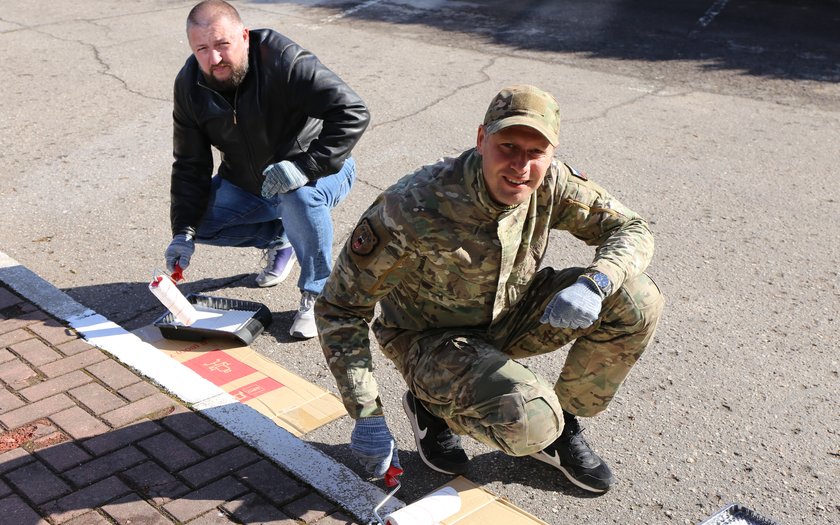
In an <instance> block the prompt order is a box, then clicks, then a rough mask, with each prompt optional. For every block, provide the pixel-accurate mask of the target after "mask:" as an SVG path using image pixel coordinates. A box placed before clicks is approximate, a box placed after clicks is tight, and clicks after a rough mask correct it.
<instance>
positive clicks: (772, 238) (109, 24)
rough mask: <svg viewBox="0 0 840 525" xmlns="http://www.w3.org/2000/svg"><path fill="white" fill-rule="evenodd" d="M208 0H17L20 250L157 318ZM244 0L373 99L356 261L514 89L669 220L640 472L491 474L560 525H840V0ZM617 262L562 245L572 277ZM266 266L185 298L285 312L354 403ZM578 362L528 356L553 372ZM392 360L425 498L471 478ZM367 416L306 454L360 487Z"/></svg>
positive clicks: (584, 154) (13, 248)
mask: <svg viewBox="0 0 840 525" xmlns="http://www.w3.org/2000/svg"><path fill="white" fill-rule="evenodd" d="M192 4H193V2H186V1H169V0H166V1H165V0H150V1H145V2H118V1H116V0H81V1H75V2H53V3H49V4H40V3H39V4H34V3H21V2H13V1H11V0H0V49H2V51H0V53H2V60H0V68H2V71H3V72H4V73H5V77H6V82H4V83H3V84H2V87H0V90H2V92H0V93H2V99H3V110H2V119H0V141H2V144H0V146H2V147H0V156H2V157H0V158H2V163H0V165H2V168H0V177H2V179H1V180H2V184H0V217H2V225H3V228H0V250H2V251H3V252H5V253H6V254H8V255H9V256H10V257H12V258H13V259H14V260H16V261H19V262H20V264H21V265H22V266H24V267H26V268H29V269H31V270H32V271H33V272H34V273H36V274H37V275H38V276H40V277H42V278H43V279H44V280H45V281H46V282H48V283H49V284H50V285H51V286H54V287H55V288H56V289H58V290H60V291H61V292H62V293H64V294H66V295H67V296H69V297H70V298H72V299H73V300H74V301H76V302H78V303H79V304H81V305H84V306H85V307H86V308H89V309H91V310H92V311H95V312H96V313H97V314H99V315H102V316H103V317H104V318H106V319H108V320H110V321H111V322H113V323H114V324H116V325H117V326H119V327H121V328H124V329H125V330H129V331H130V330H133V329H136V328H140V327H142V326H146V325H148V324H149V323H151V322H152V321H153V320H154V319H155V318H156V317H157V316H158V315H160V314H161V307H160V304H159V303H157V302H156V299H155V298H154V297H153V296H152V295H151V294H150V293H149V292H148V290H147V289H146V285H147V283H148V281H149V280H150V279H151V276H152V273H153V272H154V270H155V268H159V267H161V266H162V265H163V258H162V254H163V251H164V250H165V248H166V246H167V244H168V241H169V239H170V234H169V227H168V210H169V203H168V177H169V168H170V166H171V111H172V81H173V80H174V77H175V74H176V73H177V71H178V69H179V68H180V67H181V65H182V64H183V61H184V60H185V59H186V57H187V56H188V53H189V49H188V47H187V44H186V41H185V33H184V20H185V17H186V13H187V12H188V10H189V8H190V7H191V6H192ZM235 5H236V6H237V7H238V8H239V9H240V11H241V13H242V15H243V18H244V20H245V22H246V24H247V25H249V26H251V27H272V28H275V29H277V30H279V31H281V32H283V33H285V34H287V35H288V36H290V37H291V38H293V39H294V40H296V41H297V42H299V43H300V44H302V45H303V46H305V47H307V48H309V49H311V50H313V51H314V52H315V53H316V54H317V55H318V56H319V57H320V58H321V60H322V61H323V62H324V63H325V64H327V65H328V66H329V67H331V68H332V69H333V70H335V71H336V72H337V73H339V75H341V76H342V77H343V78H344V79H345V80H346V81H347V82H348V83H349V84H351V85H352V86H353V87H354V88H355V89H356V91H358V92H359V94H360V95H361V96H362V98H363V99H365V101H366V102H367V103H368V105H369V107H370V109H371V115H372V123H371V126H370V127H369V129H368V130H367V132H366V133H365V135H364V136H363V138H362V140H361V141H360V143H359V145H358V146H357V148H356V150H355V151H354V156H355V157H356V160H357V162H358V170H359V171H358V180H357V183H356V186H355V188H354V189H353V191H352V192H351V194H350V195H349V197H348V198H347V200H346V201H345V202H343V203H342V204H341V205H340V206H339V207H338V208H337V209H336V210H335V213H334V220H335V227H336V249H338V247H340V246H341V245H342V244H343V242H344V241H345V240H346V238H347V236H348V235H349V234H350V232H351V231H352V228H353V226H354V225H355V222H356V220H357V218H358V217H359V216H360V215H361V213H362V212H363V211H364V209H365V208H366V207H367V206H368V205H369V204H370V202H371V201H372V200H373V198H374V197H375V196H376V195H377V194H378V192H379V191H381V190H382V189H384V188H386V187H387V186H388V185H390V184H391V183H393V182H394V181H396V180H397V179H398V178H399V177H401V176H402V175H404V174H406V173H409V172H411V171H413V170H414V169H415V168H416V167H418V166H420V165H422V164H425V163H430V162H434V161H435V160H436V159H438V158H440V157H442V156H447V155H455V154H457V153H459V152H460V151H462V150H464V149H466V148H469V147H471V146H472V145H473V144H474V141H475V133H476V128H477V125H478V124H479V122H480V119H481V117H482V116H483V113H484V110H485V109H486V105H487V104H488V102H489V101H490V99H491V98H492V96H493V94H495V93H496V91H498V89H499V88H500V87H502V86H503V85H505V84H509V83H513V82H528V83H533V84H536V85H540V86H542V87H544V88H545V89H547V90H549V91H551V92H553V93H554V94H555V96H556V97H557V98H558V101H559V102H560V104H561V109H562V122H563V123H562V127H561V145H560V147H559V149H558V156H560V157H561V158H562V159H563V160H565V161H566V162H568V163H570V164H571V165H573V166H575V167H576V168H577V169H579V170H582V171H584V172H586V173H587V174H588V176H589V177H590V178H591V179H593V180H595V181H597V182H599V183H600V184H602V185H603V186H605V187H606V188H608V189H609V190H610V191H611V192H612V193H613V194H614V195H616V196H617V197H618V198H619V199H620V200H621V201H622V202H623V203H624V204H626V205H627V206H629V207H630V208H632V209H634V210H636V211H638V212H639V213H641V214H642V215H644V216H645V217H647V218H648V219H649V221H650V222H651V224H652V227H653V230H654V235H655V238H656V243H657V246H656V253H655V255H654V261H653V264H652V265H651V267H650V269H649V272H650V273H651V275H652V276H653V277H654V279H656V281H657V283H658V284H659V285H660V287H661V289H662V291H663V293H664V295H665V297H666V301H667V304H666V310H665V314H664V317H663V320H662V322H661V324H660V328H659V330H658V333H657V335H656V337H655V341H654V342H653V344H652V345H651V347H650V349H649V350H648V352H647V353H646V354H645V355H644V356H643V357H642V359H641V360H640V362H639V363H638V365H637V366H636V368H635V369H634V371H633V372H632V373H631V375H630V376H629V377H628V379H627V381H626V382H625V384H624V386H623V388H622V390H621V392H620V393H619V395H618V396H617V397H616V399H615V401H614V402H613V403H612V405H611V406H610V408H609V409H608V410H607V411H606V412H605V413H604V414H602V415H600V416H599V417H597V418H593V419H592V420H591V421H587V422H586V423H585V426H586V435H587V436H588V439H589V441H590V443H591V444H592V446H593V447H594V448H595V449H596V450H597V451H598V452H599V453H600V454H601V455H602V456H603V457H604V458H605V459H606V460H607V461H608V462H609V463H610V464H611V466H612V467H613V470H614V471H615V473H616V476H617V477H618V479H619V485H618V486H617V487H616V489H615V490H613V491H611V492H610V493H608V494H606V495H604V496H601V497H590V496H588V495H586V494H584V493H582V492H581V491H579V490H577V489H575V488H574V487H573V486H571V485H570V484H569V483H567V482H566V481H565V480H564V479H563V478H562V476H560V475H558V474H557V473H555V472H552V471H551V470H550V469H549V468H548V467H545V466H544V465H542V464H540V463H538V462H536V461H533V460H530V459H527V458H525V459H518V458H509V457H506V456H504V455H502V454H500V453H498V452H495V451H492V450H490V449H488V448H486V447H484V446H482V445H479V444H477V443H475V442H473V441H471V440H465V445H466V447H467V451H468V453H469V454H470V456H471V457H472V462H471V470H470V473H469V475H468V477H469V479H471V480H472V481H474V482H476V483H478V484H479V485H481V486H482V487H484V488H485V489H487V490H489V491H490V492H493V493H495V494H498V495H501V496H504V497H505V498H507V499H509V500H510V501H511V502H513V503H514V504H515V505H517V506H519V507H521V508H523V509H524V510H526V511H528V512H531V513H532V514H534V515H536V516H537V517H539V518H541V519H543V520H545V521H546V522H548V523H552V524H561V523H593V524H601V523H622V524H624V523H681V524H693V523H699V522H701V521H702V520H703V518H704V517H706V516H709V515H711V514H712V513H714V512H715V511H716V510H717V509H719V508H721V507H723V506H724V505H726V504H728V503H740V504H742V505H745V506H747V507H749V508H752V509H754V510H756V511H758V512H760V513H761V514H762V515H765V516H768V517H770V518H773V519H775V520H777V521H779V522H780V523H785V524H793V523H808V524H831V523H838V522H840V506H838V503H837V502H838V501H840V489H838V487H839V486H840V426H838V425H839V423H838V422H840V394H838V392H840V358H838V344H837V334H838V333H840V329H838V314H837V312H838V306H837V305H838V304H840V277H838V275H840V274H838V270H837V261H840V246H838V244H837V241H836V239H837V238H838V237H840V181H839V179H838V177H837V174H836V171H837V169H836V165H837V157H838V153H840V146H838V144H840V142H838V137H840V118H838V117H840V44H838V40H837V37H836V34H837V31H836V28H837V27H838V26H840V2H838V1H836V0H820V1H816V0H815V1H807V2H796V3H793V2H773V1H769V0H765V1H761V0H743V1H738V0H729V1H727V0H708V1H706V2H701V1H695V0H691V1H687V2H679V3H673V2H663V1H654V0H645V1H642V2H627V1H605V0H604V1H595V2H585V1H583V0H578V1H522V2H509V1H508V2H502V1H495V0H488V1H486V2H454V1H449V2H447V1H442V0H417V1H399V0H367V1H359V2H346V1H323V2H316V1H276V2H272V1H269V0H259V1H252V2H235ZM589 258H591V251H590V249H588V248H586V247H583V246H580V245H579V244H578V243H576V242H575V241H574V240H573V239H569V238H567V237H566V236H564V235H562V234H560V235H557V236H556V238H555V239H554V243H553V245H552V247H551V249H550V251H549V253H548V255H547V257H546V260H545V264H548V265H554V266H558V267H562V266H568V265H573V264H574V265H579V264H586V262H587V260H588V259H589ZM259 260H260V253H259V252H258V251H256V250H250V249H240V250H223V249H216V248H209V247H204V246H200V247H199V249H198V251H197V253H196V255H195V257H194V258H193V262H192V265H191V266H190V268H189V270H188V272H187V275H186V277H187V279H188V282H187V283H186V285H184V290H185V291H186V292H202V293H212V294H214V295H222V296H227V297H232V298H237V299H243V300H249V301H258V302H261V303H263V304H266V305H267V306H268V307H269V309H270V310H271V311H272V313H273V316H274V323H273V324H272V326H271V328H270V330H268V332H266V333H265V334H263V335H261V336H260V337H259V338H258V339H257V340H256V341H255V343H254V344H253V345H252V346H253V347H254V348H255V349H256V350H257V351H258V352H260V353H261V354H263V355H265V356H267V357H269V358H271V359H274V360H276V361H277V362H279V363H280V364H281V365H282V366H284V367H286V368H288V369H290V370H291V371H293V372H295V373H297V374H298V375H301V376H303V377H305V378H307V379H308V380H310V381H311V382H313V383H315V384H317V385H319V386H321V387H323V388H326V389H329V390H331V391H333V392H334V391H335V384H334V381H333V379H332V377H331V375H330V373H329V371H328V370H327V368H326V364H325V362H324V359H323V356H322V353H321V350H320V348H319V346H318V344H317V342H316V341H313V340H310V341H303V342H301V341H295V340H292V339H291V338H290V337H289V336H288V327H289V325H290V324H291V320H292V317H293V314H294V310H295V308H296V305H297V302H298V299H299V294H298V292H297V290H296V287H295V280H296V279H297V272H296V271H295V272H293V273H292V275H291V276H290V278H289V280H288V281H287V282H284V283H282V284H281V285H279V286H277V287H275V288H271V289H261V288H258V287H257V286H256V285H255V284H254V280H253V279H254V276H255V273H256V272H257V270H258V268H259ZM12 353H14V352H12ZM15 355H17V354H15ZM563 356H564V352H563V351H562V350H560V351H558V352H556V353H554V354H551V355H547V356H542V357H540V358H535V359H529V360H527V364H528V365H529V366H530V367H532V368H533V369H534V370H536V371H537V372H538V373H540V374H542V375H544V376H545V377H547V378H551V379H553V378H554V377H556V375H557V373H558V371H559V369H560V366H561V364H562V360H563ZM375 359H376V361H375V364H376V367H377V368H376V371H375V373H376V377H377V380H378V381H379V384H380V389H381V393H382V397H383V400H384V403H385V409H386V417H387V418H388V422H389V426H390V428H391V429H392V430H393V431H394V432H395V434H396V438H397V441H398V444H399V447H400V450H401V452H400V453H401V459H402V463H403V465H404V466H405V467H406V468H407V474H406V482H405V483H404V488H403V490H402V491H401V495H402V496H401V497H402V499H403V500H404V501H413V500H414V499H416V498H418V497H420V496H421V495H423V494H426V493H428V492H429V491H431V490H432V489H434V488H435V487H437V486H439V485H441V484H443V483H445V482H446V481H447V478H446V477H445V476H442V475H439V474H436V473H433V472H431V471H429V470H428V469H426V468H425V467H424V466H423V464H422V462H421V461H420V460H419V458H418V456H417V453H416V451H415V450H414V448H415V447H414V440H413V437H412V435H411V430H410V427H409V425H408V422H407V421H406V420H405V418H404V416H403V414H402V410H401V408H400V402H399V400H400V397H401V395H402V393H403V386H402V382H401V379H400V378H399V376H398V374H397V373H396V371H395V370H394V369H393V367H392V366H391V365H390V364H389V363H388V361H387V360H386V359H385V358H384V356H382V355H381V353H379V352H378V349H375ZM3 381H5V380H3ZM3 384H4V386H5V388H6V389H7V391H11V390H10V389H11V387H10V386H9V384H8V383H6V382H4V383H3ZM19 399H20V398H19ZM0 423H2V420H0ZM351 429H352V421H350V420H349V418H346V417H345V418H341V419H339V420H337V421H335V422H332V423H330V424H328V425H325V426H324V427H321V428H319V429H317V430H315V431H313V432H311V433H308V434H307V435H305V436H304V437H303V442H304V443H305V444H306V445H307V446H308V447H312V448H313V449H315V450H317V451H318V452H319V453H321V454H323V455H324V456H326V457H328V458H330V459H331V460H334V461H335V463H336V464H338V465H341V466H343V467H344V468H346V469H348V470H350V471H352V472H355V473H356V474H360V472H359V469H358V465H357V464H356V463H355V462H354V461H353V459H352V457H351V455H350V453H349V449H348V448H347V443H348V440H349V434H350V431H351ZM3 430H7V429H3ZM278 468H279V467H278ZM0 476H2V475H0ZM293 477H294V476H293ZM3 479H4V480H7V478H3ZM7 481H8V480H7ZM10 487H11V488H10V489H9V490H11V492H12V493H13V494H14V495H16V496H17V497H19V498H22V499H23V500H24V501H28V502H30V503H32V500H27V499H26V496H25V495H23V494H22V493H21V492H20V489H19V488H17V486H16V485H10ZM338 503H340V502H338ZM340 506H341V505H339V507H340ZM30 507H31V505H30ZM31 508H33V507H31ZM281 511H282V509H281ZM97 512H98V511H97Z"/></svg>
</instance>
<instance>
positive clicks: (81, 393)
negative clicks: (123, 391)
mask: <svg viewBox="0 0 840 525" xmlns="http://www.w3.org/2000/svg"><path fill="white" fill-rule="evenodd" d="M70 395H71V396H73V397H75V398H76V399H78V400H79V401H80V402H81V403H82V404H83V405H85V406H86V407H88V408H89V409H90V411H91V412H93V413H94V414H96V415H101V414H104V413H106V412H111V411H112V410H116V409H118V408H121V407H124V406H126V404H127V403H126V402H125V400H123V399H122V398H121V397H120V396H118V395H116V394H114V393H112V392H111V391H110V390H108V389H107V388H105V387H104V386H102V385H100V384H98V383H90V384H88V385H84V386H80V387H78V388H74V389H72V390H70Z"/></svg>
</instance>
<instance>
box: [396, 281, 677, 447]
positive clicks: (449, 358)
mask: <svg viewBox="0 0 840 525" xmlns="http://www.w3.org/2000/svg"><path fill="white" fill-rule="evenodd" d="M582 272H583V269H582V268H568V269H565V270H554V269H553V268H545V269H543V270H541V271H540V272H538V273H537V275H536V277H535V279H534V282H533V283H532V284H531V286H530V288H529V290H528V292H527V293H526V295H525V296H524V297H523V298H522V300H521V301H520V302H519V303H518V304H517V306H516V308H515V309H514V310H513V311H511V312H510V313H509V314H508V315H507V316H505V317H504V318H503V319H500V320H498V321H497V322H496V323H494V324H493V325H492V326H491V327H490V329H489V330H476V329H472V328H464V329H454V328H447V329H442V330H435V331H430V332H427V333H424V334H420V335H416V334H414V335H413V336H412V337H397V338H395V339H392V340H390V341H388V342H387V344H385V345H382V349H383V352H384V353H385V355H386V356H388V357H389V358H390V359H391V360H392V361H394V363H395V364H396V365H397V369H398V370H399V371H400V373H401V374H402V375H403V377H404V378H405V380H406V383H407V384H408V387H409V389H410V390H411V391H412V392H413V393H414V395H415V396H416V397H417V398H418V399H420V400H421V401H423V404H424V405H425V406H426V407H427V408H428V409H429V411H430V412H432V413H433V414H435V415H436V416H438V417H441V418H443V419H445V420H446V422H447V423H448V424H449V426H450V427H451V428H452V429H453V430H454V431H455V432H457V433H459V434H466V435H469V436H471V437H473V438H474V439H476V440H478V441H480V442H482V443H485V444H487V445H489V446H491V447H493V448H496V449H499V450H501V451H502V452H504V453H506V454H509V455H512V456H524V455H527V454H532V453H534V452H537V451H539V450H542V449H543V448H545V447H546V446H548V445H549V444H551V443H552V442H553V441H554V440H555V439H557V437H559V435H560V432H561V431H562V430H563V414H562V411H563V410H564V409H565V410H566V411H567V412H570V413H572V414H575V415H578V416H594V415H596V414H598V413H599V412H601V411H603V410H604V409H606V408H607V405H608V404H609V403H610V401H611V400H612V398H613V396H614V395H615V393H616V392H617V391H618V388H619V386H620V385H621V383H622V382H623V381H624V379H625V377H627V374H628V373H629V372H630V369H631V368H632V367H633V365H634V364H635V363H636V361H637V360H638V359H639V357H640V356H641V354H642V352H644V350H645V348H646V347H647V345H648V343H649V342H650V340H651V338H652V337H653V334H654V331H655V329H656V324H657V321H658V320H659V316H660V315H661V313H662V307H663V304H664V300H663V298H662V295H661V293H660V292H659V288H658V287H657V286H656V284H655V283H654V282H653V280H652V279H651V278H650V277H649V276H647V275H646V274H642V275H640V276H639V277H636V278H635V279H632V280H630V281H628V282H625V283H624V285H623V286H622V287H621V288H620V289H619V290H618V291H617V292H615V293H613V294H612V295H611V296H610V297H608V298H607V299H605V300H604V303H603V307H602V309H601V314H600V317H599V319H598V320H597V321H596V322H595V323H594V324H593V325H592V326H590V327H588V328H585V329H579V330H574V329H571V328H569V329H559V328H553V327H552V326H551V325H549V324H541V323H540V322H539V320H540V317H541V316H542V314H543V311H544V310H545V308H546V306H547V305H548V303H549V301H550V300H551V299H552V298H553V297H554V295H555V294H556V293H557V292H558V291H559V290H561V289H563V288H565V287H567V286H569V285H571V284H572V283H574V282H575V280H576V279H577V278H578V276H579V275H580V274H581V273H582ZM571 341H574V343H573V344H572V346H571V347H570V348H569V352H568V355H567V357H566V361H565V364H564V366H563V369H562V370H561V371H560V374H559V377H558V379H557V381H556V383H555V384H554V387H553V388H552V387H551V385H550V384H548V383H547V382H546V381H545V380H544V379H542V378H541V377H539V376H537V375H536V374H534V373H533V372H532V371H531V370H530V369H528V367H526V366H525V365H523V364H521V363H519V362H518V361H516V359H520V358H523V357H529V356H535V355H540V354H544V353H547V352H553V351H556V350H558V349H560V348H561V347H563V346H565V345H566V344H567V343H569V342H571ZM380 344H381V342H380Z"/></svg>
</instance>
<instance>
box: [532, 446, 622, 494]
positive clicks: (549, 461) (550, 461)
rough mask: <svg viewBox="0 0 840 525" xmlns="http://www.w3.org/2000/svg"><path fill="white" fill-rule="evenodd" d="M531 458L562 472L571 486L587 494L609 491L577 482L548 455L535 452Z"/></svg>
mask: <svg viewBox="0 0 840 525" xmlns="http://www.w3.org/2000/svg"><path fill="white" fill-rule="evenodd" d="M544 456H545V457H546V459H543V457H544ZM531 457H532V458H534V459H536V460H537V461H541V462H543V463H545V464H546V465H550V466H552V467H554V468H556V469H557V470H559V471H560V472H562V473H563V475H564V476H566V479H568V480H569V481H570V482H572V484H573V485H575V486H577V487H580V488H582V489H583V490H586V491H588V492H594V493H596V494H603V493H604V492H607V491H608V490H610V489H609V488H606V489H598V488H595V487H590V486H589V485H587V484H585V483H583V482H581V481H579V480H577V479H576V478H575V477H574V476H572V474H571V472H569V471H568V470H566V468H565V467H564V466H563V465H561V464H560V463H555V462H554V461H553V459H548V458H549V456H548V454H544V453H542V452H537V453H536V454H531Z"/></svg>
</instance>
